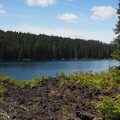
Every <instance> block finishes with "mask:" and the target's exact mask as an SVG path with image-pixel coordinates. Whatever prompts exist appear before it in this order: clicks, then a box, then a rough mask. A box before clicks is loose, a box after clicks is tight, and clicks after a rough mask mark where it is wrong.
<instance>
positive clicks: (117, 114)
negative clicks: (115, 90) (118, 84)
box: [97, 94, 120, 120]
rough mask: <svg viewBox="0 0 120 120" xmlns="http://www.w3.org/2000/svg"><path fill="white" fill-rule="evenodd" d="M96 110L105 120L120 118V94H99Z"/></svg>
mask: <svg viewBox="0 0 120 120" xmlns="http://www.w3.org/2000/svg"><path fill="white" fill-rule="evenodd" d="M97 109H98V112H99V113H100V114H101V115H102V116H103V117H104V119H105V120H119V119H120V94H118V95H117V96H116V97H115V98H110V97H107V96H100V102H99V103H98V104H97Z"/></svg>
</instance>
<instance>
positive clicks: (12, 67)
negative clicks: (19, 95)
mask: <svg viewBox="0 0 120 120" xmlns="http://www.w3.org/2000/svg"><path fill="white" fill-rule="evenodd" d="M118 65H119V62H118V61H115V60H63V61H62V60H61V61H34V62H31V61H30V62H0V74H2V75H9V76H11V77H13V78H14V79H16V80H28V79H32V78H33V77H34V75H39V74H44V75H47V76H52V77H55V76H56V73H58V72H60V71H64V72H66V73H67V74H70V73H73V72H76V71H85V72H86V71H91V70H92V72H93V73H95V72H99V71H101V70H104V71H106V70H108V68H109V67H110V66H118Z"/></svg>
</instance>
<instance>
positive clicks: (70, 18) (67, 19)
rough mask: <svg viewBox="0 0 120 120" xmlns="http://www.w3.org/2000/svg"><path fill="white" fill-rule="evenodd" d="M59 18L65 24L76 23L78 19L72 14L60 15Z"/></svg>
mask: <svg viewBox="0 0 120 120" xmlns="http://www.w3.org/2000/svg"><path fill="white" fill-rule="evenodd" d="M57 18H58V19H59V20H62V21H65V22H75V21H76V20H77V19H78V16H76V15H75V14H71V13H65V14H63V15H58V16H57Z"/></svg>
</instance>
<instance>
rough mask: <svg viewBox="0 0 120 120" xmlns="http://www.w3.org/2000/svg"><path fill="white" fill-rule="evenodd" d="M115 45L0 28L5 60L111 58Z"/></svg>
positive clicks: (0, 51)
mask: <svg viewBox="0 0 120 120" xmlns="http://www.w3.org/2000/svg"><path fill="white" fill-rule="evenodd" d="M115 49H116V47H115V45H114V44H112V43H111V44H107V43H103V42H100V41H95V40H84V39H71V38H63V37H58V36H53V35H51V36H48V35H45V34H39V35H36V34H31V33H22V32H16V31H14V32H13V31H3V30H0V59H1V60H24V59H30V60H45V59H47V60H53V59H58V60H60V59H83V58H86V59H108V58H111V53H112V52H114V51H115Z"/></svg>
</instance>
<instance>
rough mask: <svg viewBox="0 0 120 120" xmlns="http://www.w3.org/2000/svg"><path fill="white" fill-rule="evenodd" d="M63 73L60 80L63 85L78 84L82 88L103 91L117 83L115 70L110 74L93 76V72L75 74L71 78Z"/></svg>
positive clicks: (102, 73)
mask: <svg viewBox="0 0 120 120" xmlns="http://www.w3.org/2000/svg"><path fill="white" fill-rule="evenodd" d="M63 73H64V72H63ZM63 73H62V75H61V77H60V78H59V79H60V83H61V85H72V84H77V85H79V86H80V87H81V88H89V89H99V90H103V89H107V88H108V87H110V86H112V85H113V84H115V83H116V81H115V80H114V78H113V76H115V75H116V72H114V71H113V70H111V71H108V72H104V71H101V72H100V73H95V74H93V73H92V71H90V72H86V73H85V72H82V71H80V72H75V73H73V74H71V75H69V76H67V75H65V74H63Z"/></svg>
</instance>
